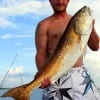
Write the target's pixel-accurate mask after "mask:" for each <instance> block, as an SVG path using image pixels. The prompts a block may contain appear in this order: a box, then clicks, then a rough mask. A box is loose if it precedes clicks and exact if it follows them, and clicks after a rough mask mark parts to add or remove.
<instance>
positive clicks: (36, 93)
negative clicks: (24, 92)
mask: <svg viewBox="0 0 100 100" xmlns="http://www.w3.org/2000/svg"><path fill="white" fill-rule="evenodd" d="M6 91H7V90H0V96H1V95H2V94H3V93H4V92H6ZM99 93H100V89H99ZM33 98H34V99H35V100H42V90H41V89H37V90H35V91H34V92H33V93H32V96H31V97H30V100H33ZM0 100H14V99H13V98H0Z"/></svg>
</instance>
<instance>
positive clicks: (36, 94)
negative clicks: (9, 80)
mask: <svg viewBox="0 0 100 100" xmlns="http://www.w3.org/2000/svg"><path fill="white" fill-rule="evenodd" d="M6 91H7V90H0V96H1V95H2V94H3V93H5V92H6ZM32 98H34V99H35V100H42V90H41V89H37V90H35V91H34V92H33V93H32V95H31V97H30V100H33V99H32ZM0 100H14V99H13V98H0Z"/></svg>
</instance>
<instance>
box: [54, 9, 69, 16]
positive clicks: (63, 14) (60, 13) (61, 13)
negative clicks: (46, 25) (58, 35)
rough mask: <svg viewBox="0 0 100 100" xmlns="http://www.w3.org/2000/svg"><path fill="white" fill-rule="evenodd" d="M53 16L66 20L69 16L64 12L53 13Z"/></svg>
mask: <svg viewBox="0 0 100 100" xmlns="http://www.w3.org/2000/svg"><path fill="white" fill-rule="evenodd" d="M53 16H55V17H59V18H66V16H69V14H68V13H67V12H66V11H63V12H54V14H53Z"/></svg>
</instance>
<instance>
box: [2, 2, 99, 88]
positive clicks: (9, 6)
mask: <svg viewBox="0 0 100 100" xmlns="http://www.w3.org/2000/svg"><path fill="white" fill-rule="evenodd" d="M84 5H88V6H90V8H91V9H92V10H93V17H94V19H95V28H96V31H97V33H98V35H99V36H100V28H99V26H100V13H99V8H100V7H99V6H100V0H78V1H76V0H70V4H69V6H68V12H69V13H70V14H71V15H73V14H74V13H75V12H76V11H77V10H78V9H80V8H81V7H83V6H84ZM52 13H53V11H52V8H51V7H50V4H49V0H0V83H1V82H2V80H3V78H4V76H5V75H6V73H7V71H8V69H9V68H10V65H11V64H12V61H13V59H14V57H15V56H16V54H17V56H16V59H15V61H14V63H13V64H12V66H11V70H10V71H9V73H8V75H7V78H6V79H5V81H4V83H3V87H9V86H10V87H11V86H12V87H13V86H16V85H20V84H22V82H21V77H20V76H22V81H23V83H27V82H30V81H31V80H32V79H33V78H34V75H35V73H36V71H37V69H36V65H35V53H36V49H35V29H36V26H37V24H38V22H39V21H41V20H42V19H44V18H46V17H48V16H49V15H51V14H52ZM99 59H100V50H99V51H98V52H92V51H91V50H89V49H88V50H87V55H86V57H85V61H84V62H85V65H86V66H87V68H88V70H89V72H90V73H91V75H92V77H93V79H94V81H95V82H96V84H97V86H98V87H99V84H100V80H99V78H100V60H99Z"/></svg>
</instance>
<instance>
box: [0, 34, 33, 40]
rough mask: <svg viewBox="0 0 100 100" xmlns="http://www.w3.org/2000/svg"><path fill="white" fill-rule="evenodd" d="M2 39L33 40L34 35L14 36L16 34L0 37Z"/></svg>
mask: <svg viewBox="0 0 100 100" xmlns="http://www.w3.org/2000/svg"><path fill="white" fill-rule="evenodd" d="M0 38H1V39H12V38H33V35H20V34H19V35H14V34H4V35H0Z"/></svg>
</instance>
